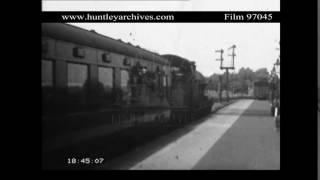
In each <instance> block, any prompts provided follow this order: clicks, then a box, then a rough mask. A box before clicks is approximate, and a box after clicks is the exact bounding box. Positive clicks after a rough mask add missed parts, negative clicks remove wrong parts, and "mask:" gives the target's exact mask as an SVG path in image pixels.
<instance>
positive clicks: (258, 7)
mask: <svg viewBox="0 0 320 180" xmlns="http://www.w3.org/2000/svg"><path fill="white" fill-rule="evenodd" d="M42 10H43V11H128V10H129V11H280V0H139V1H137V0H93V1H88V0H86V1H84V0H82V1H81V0H80V1H76V0H68V1H65V0H42Z"/></svg>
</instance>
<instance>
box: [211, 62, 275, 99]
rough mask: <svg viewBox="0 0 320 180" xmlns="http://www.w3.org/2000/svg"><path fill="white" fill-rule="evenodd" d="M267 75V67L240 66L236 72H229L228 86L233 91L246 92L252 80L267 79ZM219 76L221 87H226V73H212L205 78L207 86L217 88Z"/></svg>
mask: <svg viewBox="0 0 320 180" xmlns="http://www.w3.org/2000/svg"><path fill="white" fill-rule="evenodd" d="M269 76H270V75H269V72H268V69H267V68H260V69H258V70H256V71H253V70H252V69H250V68H240V69H239V71H238V72H236V73H230V72H229V83H230V85H229V87H230V89H233V90H234V92H235V93H248V87H250V86H251V85H252V83H253V82H254V81H260V80H268V79H269ZM219 78H221V88H222V89H226V81H227V80H226V79H227V78H226V73H223V74H213V75H211V76H210V77H209V78H207V83H208V87H207V88H208V89H211V90H218V88H219Z"/></svg>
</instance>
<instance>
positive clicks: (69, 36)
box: [41, 23, 169, 64]
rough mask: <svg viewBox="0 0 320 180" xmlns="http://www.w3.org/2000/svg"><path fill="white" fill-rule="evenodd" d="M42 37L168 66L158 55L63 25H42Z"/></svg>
mask: <svg viewBox="0 0 320 180" xmlns="http://www.w3.org/2000/svg"><path fill="white" fill-rule="evenodd" d="M41 27H42V36H45V37H51V38H54V39H58V40H63V41H67V42H73V43H76V44H80V45H84V46H89V47H92V48H98V49H102V50H105V51H109V52H115V53H118V54H123V55H126V56H131V57H135V58H141V59H145V60H151V61H155V62H157V63H162V64H168V63H169V62H168V60H167V59H165V58H163V57H161V56H160V55H159V54H156V53H154V52H151V51H148V50H146V49H143V48H140V47H138V46H133V45H131V44H130V43H125V42H123V41H121V40H115V39H112V38H110V37H107V36H104V35H101V34H98V33H96V32H95V31H88V30H85V29H82V28H79V27H76V26H72V25H69V24H64V23H42V25H41Z"/></svg>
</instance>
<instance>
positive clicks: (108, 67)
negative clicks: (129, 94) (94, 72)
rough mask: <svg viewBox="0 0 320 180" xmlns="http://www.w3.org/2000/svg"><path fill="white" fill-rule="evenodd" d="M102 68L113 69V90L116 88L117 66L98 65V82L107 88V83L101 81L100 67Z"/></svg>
mask: <svg viewBox="0 0 320 180" xmlns="http://www.w3.org/2000/svg"><path fill="white" fill-rule="evenodd" d="M101 68H104V69H111V70H112V78H111V80H112V83H111V84H112V86H111V89H110V90H111V91H112V90H113V89H114V87H115V68H114V67H110V66H101V65H98V82H99V83H101V84H102V85H103V88H105V84H104V83H103V82H101V81H100V71H99V69H101Z"/></svg>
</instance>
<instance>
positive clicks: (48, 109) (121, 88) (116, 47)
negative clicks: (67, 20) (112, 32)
mask: <svg viewBox="0 0 320 180" xmlns="http://www.w3.org/2000/svg"><path fill="white" fill-rule="evenodd" d="M41 29H42V30H41V31H42V39H41V41H42V46H41V47H42V48H41V53H42V54H41V90H42V128H43V130H42V132H43V137H44V138H43V139H44V140H47V141H49V142H50V139H55V137H57V136H59V135H61V134H64V133H68V132H73V131H78V130H83V129H88V128H93V127H97V126H102V125H105V124H109V125H110V126H113V125H114V124H115V123H114V122H115V121H128V122H129V121H130V120H132V119H134V121H135V122H137V118H138V117H143V116H145V115H146V114H147V113H150V112H159V111H166V110H170V112H171V113H170V114H169V115H168V114H167V113H165V114H161V113H160V115H159V116H158V115H155V116H148V117H152V119H151V118H150V119H148V120H146V121H148V122H150V121H152V122H156V121H159V120H160V119H166V121H164V122H167V123H170V120H172V119H178V120H181V119H183V120H187V121H190V120H192V119H194V118H197V117H200V116H203V115H205V114H208V113H210V110H211V107H212V105H213V103H214V102H213V101H212V100H210V99H208V98H207V97H206V96H205V94H204V91H205V88H206V85H207V84H206V80H205V77H204V76H203V75H202V74H201V73H200V72H198V71H197V70H196V65H195V62H194V61H190V60H188V59H185V58H183V57H180V56H178V55H173V54H165V55H160V54H158V53H155V52H151V51H149V50H146V49H144V48H141V47H139V46H135V45H132V44H130V43H126V42H124V41H122V40H121V39H113V38H111V37H107V36H105V35H101V34H99V33H97V32H95V31H93V30H85V29H82V28H79V27H76V26H73V25H69V24H64V23H42V25H41ZM166 112H167V111H166ZM168 116H169V117H168ZM145 117H146V116H145ZM182 117H183V118H182ZM130 122H131V121H130ZM144 122H145V121H141V123H144ZM134 124H135V123H133V125H134ZM149 128H150V127H149Z"/></svg>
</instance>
